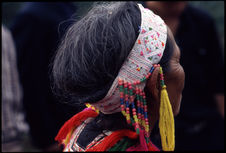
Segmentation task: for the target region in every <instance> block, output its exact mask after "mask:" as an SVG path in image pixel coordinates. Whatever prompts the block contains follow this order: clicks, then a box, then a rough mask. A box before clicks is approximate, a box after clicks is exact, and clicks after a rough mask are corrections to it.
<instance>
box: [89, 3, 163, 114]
mask: <svg viewBox="0 0 226 153" xmlns="http://www.w3.org/2000/svg"><path fill="white" fill-rule="evenodd" d="M138 6H139V8H140V11H141V26H140V27H139V32H140V33H139V36H138V38H137V40H136V42H135V45H134V46H133V48H132V50H131V52H130V54H129V55H128V57H127V59H126V61H125V62H124V63H123V66H122V67H121V69H120V71H119V73H118V76H117V77H116V79H115V80H114V82H113V84H112V86H111V88H110V90H109V91H108V93H107V95H106V96H105V97H104V98H103V99H102V100H100V101H98V102H96V103H93V104H92V105H93V106H94V107H95V108H97V109H98V110H100V111H101V112H102V113H104V114H113V113H116V112H120V111H121V103H120V91H119V82H118V80H119V79H121V80H123V81H124V82H128V83H130V84H131V85H136V87H137V89H139V90H140V91H143V89H144V87H145V80H146V79H147V78H148V77H149V76H150V75H151V72H150V70H151V68H152V67H153V65H154V64H157V63H158V62H159V61H160V59H161V57H162V55H163V52H164V49H165V44H166V39H167V27H166V24H165V23H164V21H163V20H162V19H161V18H160V17H159V16H158V15H155V14H154V13H153V12H152V11H151V10H149V9H146V8H144V7H143V6H142V5H141V4H138ZM130 84H129V87H130V88H133V87H132V86H130ZM126 86H128V85H126ZM134 88H135V87H134ZM131 94H132V93H131ZM121 97H122V96H121ZM134 98H135V96H133V97H131V99H130V100H131V101H133V100H134Z"/></svg>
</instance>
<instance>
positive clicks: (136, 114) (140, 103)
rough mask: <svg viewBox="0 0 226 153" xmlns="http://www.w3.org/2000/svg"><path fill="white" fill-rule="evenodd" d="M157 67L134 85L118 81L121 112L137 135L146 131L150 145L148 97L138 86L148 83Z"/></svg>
mask: <svg viewBox="0 0 226 153" xmlns="http://www.w3.org/2000/svg"><path fill="white" fill-rule="evenodd" d="M157 66H158V65H156V64H155V65H153V66H152V67H151V69H150V71H149V72H148V74H147V75H146V76H145V77H143V78H142V79H140V80H137V81H134V82H132V83H130V82H127V81H126V80H122V79H120V78H119V79H118V86H119V94H120V103H121V112H122V114H123V115H124V116H125V118H126V121H127V123H128V124H130V125H133V126H134V129H135V130H136V133H137V134H139V133H140V130H144V131H145V135H144V136H145V140H146V142H147V143H149V141H150V139H149V121H148V110H147V101H146V95H145V92H144V91H142V90H141V89H140V88H139V87H138V86H137V85H138V84H140V83H142V82H144V81H146V80H147V79H148V78H149V77H150V76H151V74H152V72H153V70H154V69H155V68H156V67H157ZM161 78H163V76H162V77H161ZM135 100H136V106H135ZM130 114H131V115H130Z"/></svg>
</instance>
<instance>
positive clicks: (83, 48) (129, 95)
mask: <svg viewBox="0 0 226 153" xmlns="http://www.w3.org/2000/svg"><path fill="white" fill-rule="evenodd" d="M179 59H180V50H179V48H178V47H177V45H176V43H175V40H174V38H173V35H172V33H171V31H170V29H169V28H167V26H166V25H165V24H164V22H163V20H162V19H161V18H160V17H159V16H157V15H155V14H154V13H153V12H152V11H150V10H148V9H145V8H143V6H142V5H140V4H137V3H136V2H115V3H103V4H99V5H96V6H95V7H93V8H92V9H91V10H90V11H89V13H88V14H87V15H86V16H85V17H83V18H82V19H81V20H80V21H78V22H77V23H75V24H74V25H72V26H71V27H70V28H69V29H68V31H67V33H66V35H65V38H64V39H63V41H62V43H61V45H60V47H59V49H58V51H57V54H56V57H55V59H54V65H53V79H54V83H55V89H56V90H55V91H56V92H57V93H58V94H60V95H61V96H62V97H63V98H64V100H65V101H66V100H67V102H68V103H69V104H71V105H72V106H77V107H78V105H84V104H87V103H89V104H91V106H92V108H95V110H92V109H90V108H89V109H85V110H84V111H82V112H80V113H78V114H76V115H75V116H73V117H72V118H71V119H70V120H68V121H67V122H66V123H65V124H64V126H63V127H62V128H61V129H60V131H59V133H58V135H57V136H56V138H55V139H56V140H57V141H59V142H60V143H63V144H64V146H65V148H64V151H125V150H126V151H148V150H159V149H158V148H157V147H155V146H154V144H152V143H151V140H150V134H151V130H152V128H153V126H154V124H155V122H156V121H157V120H158V119H159V120H160V121H159V128H160V134H161V136H162V147H163V148H162V149H163V150H173V149H174V120H173V114H174V115H176V114H178V112H179V107H180V101H181V97H182V96H181V93H182V90H183V86H184V71H183V68H182V67H181V65H180V63H179ZM163 71H164V73H165V83H164V77H163ZM165 84H166V85H167V91H168V94H169V98H168V94H167V92H166V85H165ZM169 99H170V101H171V104H172V108H171V104H170V103H169ZM172 110H173V111H172ZM98 112H99V113H98Z"/></svg>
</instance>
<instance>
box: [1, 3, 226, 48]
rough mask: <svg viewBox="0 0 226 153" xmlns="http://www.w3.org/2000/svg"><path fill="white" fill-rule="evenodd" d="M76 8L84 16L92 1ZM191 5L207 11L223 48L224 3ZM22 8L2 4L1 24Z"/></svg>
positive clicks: (21, 4) (13, 4) (79, 14)
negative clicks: (213, 22)
mask: <svg viewBox="0 0 226 153" xmlns="http://www.w3.org/2000/svg"><path fill="white" fill-rule="evenodd" d="M74 3H76V5H77V6H78V12H77V15H78V16H80V17H81V16H82V15H84V14H85V13H86V12H87V11H88V9H89V8H90V7H91V6H92V4H93V1H86V2H74ZM189 3H191V4H192V5H194V6H196V7H198V8H201V9H204V10H207V11H208V12H209V13H210V14H211V15H212V17H213V18H214V19H215V22H216V25H217V30H218V32H219V36H220V37H221V40H222V45H223V48H224V1H189ZM22 6H23V2H3V3H2V22H3V24H5V25H6V26H9V25H10V24H11V22H12V20H13V18H14V17H15V15H16V13H17V12H18V10H19V9H20V8H21V7H22Z"/></svg>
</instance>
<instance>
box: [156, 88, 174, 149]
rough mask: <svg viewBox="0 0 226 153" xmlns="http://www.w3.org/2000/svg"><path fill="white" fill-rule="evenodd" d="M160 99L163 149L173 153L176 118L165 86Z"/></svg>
mask: <svg viewBox="0 0 226 153" xmlns="http://www.w3.org/2000/svg"><path fill="white" fill-rule="evenodd" d="M160 98H161V101H160V110H159V113H160V114H159V130H160V135H161V141H162V149H163V151H173V150H174V148H175V129H174V116H173V111H172V107H171V104H170V101H169V97H168V93H167V90H166V86H165V85H164V86H163V87H162V90H161V97H160Z"/></svg>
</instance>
